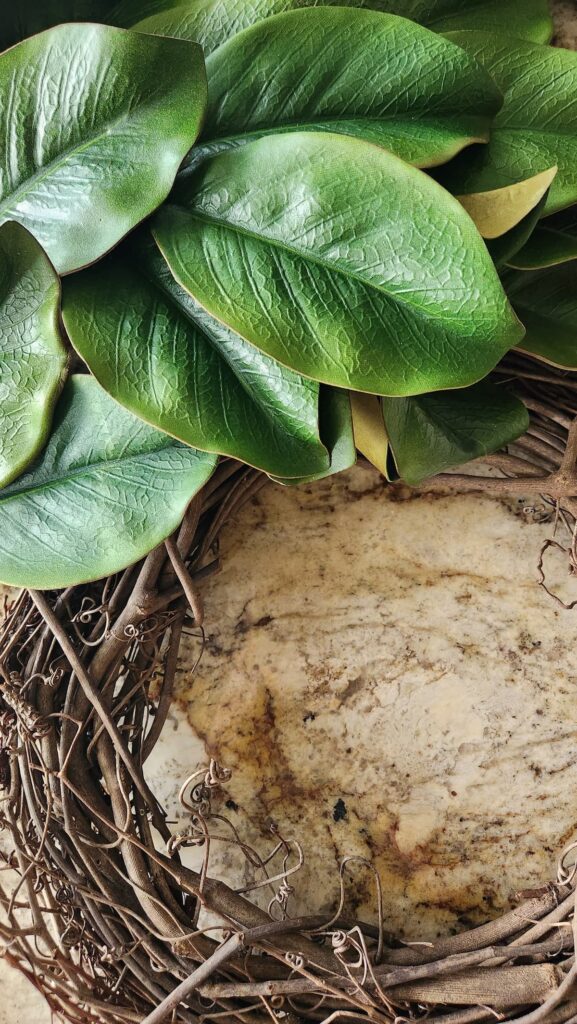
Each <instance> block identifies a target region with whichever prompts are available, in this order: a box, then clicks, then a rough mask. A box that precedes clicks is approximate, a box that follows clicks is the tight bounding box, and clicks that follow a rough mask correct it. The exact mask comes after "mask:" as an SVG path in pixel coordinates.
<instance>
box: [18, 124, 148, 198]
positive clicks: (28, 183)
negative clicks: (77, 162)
mask: <svg viewBox="0 0 577 1024" xmlns="http://www.w3.org/2000/svg"><path fill="white" fill-rule="evenodd" d="M130 113H131V112H130V110H127V111H125V112H123V114H122V116H121V117H118V118H116V119H115V120H114V121H111V122H110V123H109V124H107V125H106V128H105V129H104V130H101V131H98V132H93V133H92V134H91V135H90V137H89V138H88V139H87V140H86V141H84V142H82V143H81V144H80V145H76V146H68V147H67V148H66V149H65V150H63V151H62V153H59V154H58V156H57V157H55V159H54V160H51V161H50V162H49V163H48V164H44V166H43V167H41V168H39V169H38V170H37V171H35V172H34V174H32V175H31V176H30V177H28V178H26V179H25V180H24V181H23V182H22V183H21V184H20V185H19V186H18V187H17V188H16V189H14V191H13V192H9V193H8V194H7V195H5V196H3V197H2V199H0V215H2V214H3V213H5V212H8V213H10V212H11V210H10V206H11V205H13V203H14V202H16V203H18V202H19V201H20V198H21V197H22V196H26V195H27V193H28V192H29V191H30V190H31V188H32V186H33V185H36V184H38V183H39V182H42V181H44V180H45V179H46V178H49V177H50V175H51V174H53V173H55V172H56V171H57V170H60V168H61V167H64V166H65V164H66V161H67V160H68V158H69V157H70V156H72V155H73V154H78V153H82V152H83V151H84V150H86V149H89V148H90V146H92V145H94V144H95V143H96V142H97V141H100V140H101V139H104V138H106V136H107V135H111V134H112V132H113V131H116V129H117V128H118V127H119V126H120V125H122V124H125V123H126V122H127V121H128V118H129V116H130ZM7 204H8V205H7Z"/></svg>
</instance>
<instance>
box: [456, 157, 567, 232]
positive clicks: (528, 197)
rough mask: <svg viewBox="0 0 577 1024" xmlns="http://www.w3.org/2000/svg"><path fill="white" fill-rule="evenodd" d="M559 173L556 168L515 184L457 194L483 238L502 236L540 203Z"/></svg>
mask: <svg viewBox="0 0 577 1024" xmlns="http://www.w3.org/2000/svg"><path fill="white" fill-rule="evenodd" d="M556 174H557V168H556V167H550V168H549V170H547V171H541V173H540V174H535V175H533V177H532V178H526V179H525V181H519V182H518V183H517V184H516V185H505V187H504V188H495V189H491V191H489V192H472V193H471V194H470V195H466V196H457V199H458V200H459V202H460V204H461V206H463V207H464V208H465V210H466V211H467V213H468V214H469V217H471V219H472V220H473V221H474V222H475V225H476V227H477V230H478V231H479V232H480V233H481V234H482V236H483V238H488V239H492V238H500V237H501V236H502V235H505V234H506V233H507V232H509V231H511V230H512V229H513V228H514V227H516V226H517V224H519V223H520V222H521V221H522V220H524V219H525V217H527V215H528V214H530V213H531V211H532V210H534V209H535V207H536V206H539V204H540V203H541V200H542V199H543V197H544V196H545V195H546V194H547V192H548V191H549V188H550V186H551V182H552V181H553V179H554V177H555V175H556Z"/></svg>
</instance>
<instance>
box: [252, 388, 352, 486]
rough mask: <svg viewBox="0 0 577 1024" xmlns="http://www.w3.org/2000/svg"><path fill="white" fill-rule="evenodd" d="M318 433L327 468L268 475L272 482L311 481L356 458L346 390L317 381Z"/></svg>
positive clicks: (340, 470)
mask: <svg viewBox="0 0 577 1024" xmlns="http://www.w3.org/2000/svg"><path fill="white" fill-rule="evenodd" d="M319 420H320V435H321V438H322V441H323V444H324V445H325V447H326V449H327V451H328V452H329V455H330V465H329V467H328V469H324V470H321V471H320V472H319V473H311V474H309V476H302V477H293V478H287V477H284V478H283V477H274V476H273V477H272V479H273V480H275V482H276V483H279V484H285V485H292V486H295V485H296V484H308V483H312V482H313V481H314V480H324V479H325V477H327V476H334V474H335V473H342V472H343V471H344V470H345V469H350V468H351V466H354V464H355V462H356V461H357V451H356V448H355V440H354V437H353V421H352V417H351V403H350V401H349V395H348V392H346V391H343V390H342V389H341V388H329V387H326V385H325V384H321V387H320V394H319Z"/></svg>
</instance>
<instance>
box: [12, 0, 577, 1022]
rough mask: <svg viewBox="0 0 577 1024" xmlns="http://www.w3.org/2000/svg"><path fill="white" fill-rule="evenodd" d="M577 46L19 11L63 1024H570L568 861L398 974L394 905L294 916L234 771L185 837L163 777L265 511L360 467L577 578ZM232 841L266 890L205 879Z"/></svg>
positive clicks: (36, 968) (30, 381)
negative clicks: (196, 860)
mask: <svg viewBox="0 0 577 1024" xmlns="http://www.w3.org/2000/svg"><path fill="white" fill-rule="evenodd" d="M551 36H552V23H551V19H550V16H549V12H548V10H547V6H546V3H545V0H523V2H521V0H357V2H356V3H355V2H354V0H348V2H347V3H344V2H341V0H332V2H331V0H324V2H321V0H318V2H317V3H314V2H313V0H309V3H308V5H307V3H306V2H305V0H120V2H119V3H118V4H116V5H114V4H111V3H110V2H107V0H45V2H43V3H41V2H39V0H21V2H20V3H19V4H11V3H4V5H3V8H2V10H1V11H0V47H1V50H2V53H1V54H0V345H1V362H0V395H1V402H0V487H1V489H0V580H2V581H3V582H4V583H5V584H7V585H10V586H12V587H19V588H23V589H21V591H20V593H19V596H17V597H12V598H10V600H8V601H7V608H6V615H5V618H4V621H3V624H2V627H1V636H0V722H1V746H0V785H1V790H2V792H1V802H0V825H1V827H2V831H3V836H2V849H3V850H4V853H3V857H4V867H5V868H6V869H10V870H9V871H8V870H7V871H5V872H3V873H2V874H0V886H1V887H0V903H1V906H2V913H1V917H0V937H1V939H2V943H3V947H4V955H5V956H6V957H7V958H8V960H9V961H10V962H11V963H13V964H14V965H15V966H17V967H18V968H19V969H20V970H21V971H23V972H24V973H25V974H26V975H27V976H28V977H29V978H30V980H31V981H32V982H33V983H34V984H35V985H36V986H37V988H39V989H40V990H41V991H42V993H43V994H44V995H45V997H46V999H47V1000H48V1002H49V1004H50V1006H51V1008H52V1010H53V1012H54V1014H55V1015H56V1016H57V1017H59V1018H60V1019H62V1020H65V1021H78V1022H83V1024H85V1022H89V1024H91V1022H107V1024H108V1022H110V1024H112V1022H113V1024H128V1022H143V1021H145V1022H146V1024H159V1022H160V1021H183V1022H192V1021H202V1022H204V1021H217V1020H225V1021H228V1022H233V1021H236V1022H247V1024H265V1022H266V1021H270V1020H273V1021H277V1020H278V1021H281V1022H282V1021H284V1022H286V1024H300V1022H306V1021H311V1022H312V1021H320V1022H325V1024H329V1022H332V1021H333V1020H334V1021H337V1020H348V1021H358V1022H363V1021H375V1022H378V1024H400V1022H401V1021H407V1020H410V1021H419V1020H428V1021H431V1022H434V1024H472V1022H476V1021H485V1020H487V1021H489V1020H494V1019H498V1020H516V1021H518V1022H521V1021H522V1022H523V1024H537V1022H543V1024H545V1022H551V1024H553V1022H559V1024H561V1022H569V1021H573V1022H574V1021H576V1020H577V965H576V962H575V935H574V924H573V922H574V911H573V907H574V893H575V867H574V855H572V852H571V850H569V851H565V852H564V853H563V854H562V855H561V858H560V862H559V869H558V876H557V878H556V880H555V881H553V882H550V883H548V884H545V885H544V886H543V888H542V889H540V890H537V891H534V892H533V893H531V894H529V895H528V896H527V897H526V898H525V901H524V902H523V901H522V902H520V903H519V905H516V906H514V908H513V909H512V910H511V911H510V912H508V913H507V914H505V915H504V916H502V917H500V918H498V919H496V920H493V921H491V922H490V923H488V924H485V925H483V926H482V927H479V928H475V929H473V930H471V931H469V932H465V933H464V934H459V935H456V936H451V937H450V938H447V939H444V940H441V941H438V942H436V943H434V944H432V945H431V944H419V943H416V944H409V945H407V944H403V943H401V942H400V941H396V940H395V938H394V936H391V935H390V934H388V933H387V931H386V915H385V911H384V907H385V899H386V894H383V893H382V892H381V891H380V889H379V890H378V901H377V907H376V913H375V922H374V923H366V922H363V921H356V920H349V919H347V917H346V915H345V913H344V910H343V905H342V901H341V905H339V906H336V907H335V909H334V914H333V915H332V916H331V917H330V918H327V916H326V915H325V916H319V915H318V914H317V913H315V908H314V907H313V908H311V913H310V916H306V917H300V918H295V917H292V916H290V903H289V902H288V901H287V896H288V894H289V892H290V884H289V882H288V878H289V875H290V873H291V871H292V866H293V860H294V850H293V848H292V847H291V845H290V843H287V842H286V841H285V840H284V839H282V838H281V837H279V838H278V843H277V845H276V847H275V849H274V850H273V855H271V856H270V857H267V858H266V859H259V857H258V854H257V853H256V852H255V851H252V850H249V849H248V848H247V847H246V846H245V845H244V844H243V842H242V837H240V836H238V835H237V834H236V833H235V832H234V830H233V829H232V828H230V827H229V826H227V823H226V819H224V818H223V817H222V816H221V814H220V813H219V812H220V806H219V804H218V790H219V787H221V786H222V784H223V782H224V781H225V779H226V771H225V769H224V768H223V767H221V766H220V765H218V764H216V763H211V764H210V765H209V766H207V769H206V772H204V770H203V771H202V772H201V773H200V774H197V775H195V776H192V777H191V778H190V779H188V780H186V781H184V784H183V789H182V794H181V798H182V804H183V807H184V808H186V810H187V812H188V815H189V825H188V827H187V828H186V829H185V830H184V831H183V832H181V833H178V834H175V833H174V832H173V831H172V830H171V828H170V827H169V825H168V823H167V820H166V814H165V813H164V811H163V808H162V807H161V806H160V804H159V802H158V800H157V799H156V797H155V795H154V793H153V792H152V791H151V789H150V786H149V784H148V782H147V781H146V778H145V771H144V769H145V764H146V761H147V759H148V757H149V756H150V754H151V751H152V750H153V748H154V746H155V744H156V742H157V741H158V738H159V736H160V734H161V731H162V728H163V725H164V722H165V720H166V717H167V714H168V711H169V708H170V702H171V693H172V686H173V681H174V676H175V671H176V666H177V657H178V651H179V644H180V642H181V638H182V636H183V634H184V633H186V632H187V631H190V630H191V629H193V630H196V631H198V630H200V629H201V627H202V621H203V609H202V602H201V596H200V593H201V590H202V580H203V578H205V577H206V576H208V575H210V574H211V573H212V572H214V571H215V570H216V569H217V568H218V549H217V544H218V535H219V531H220V529H221V527H222V525H223V524H224V523H225V522H226V521H227V519H228V518H229V517H230V516H231V514H233V513H234V512H235V510H237V509H238V508H239V507H240V506H241V505H242V503H243V502H246V501H248V500H250V499H251V497H252V496H254V494H255V493H256V491H257V490H258V489H259V488H260V487H261V486H263V484H264V483H268V482H269V481H271V480H272V481H273V483H274V484H275V485H276V486H282V485H284V486H292V485H298V484H299V483H302V482H305V481H308V482H310V481H314V480H318V479H320V478H321V477H326V476H328V475H329V474H332V473H337V472H339V471H341V470H344V469H346V468H348V467H350V466H351V465H352V464H353V462H354V461H355V459H356V458H357V457H361V458H364V459H366V460H369V461H370V462H372V463H373V464H374V465H375V466H376V467H377V469H379V470H380V471H381V473H383V474H384V475H385V476H386V477H387V478H388V479H389V480H390V481H395V480H402V481H404V482H405V483H406V484H409V485H417V484H421V483H422V482H423V481H427V483H426V486H427V487H429V488H431V487H444V488H446V487H452V488H459V489H474V490H484V491H487V492H491V491H493V492H494V491H506V492H510V493H517V494H520V495H526V494H535V493H536V494H542V495H543V500H544V501H545V502H546V503H549V505H550V507H551V509H552V510H553V512H554V514H555V518H556V523H557V527H558V531H565V536H566V537H567V539H566V540H563V539H562V534H561V532H558V534H557V536H556V538H555V539H552V540H551V541H550V542H549V543H554V544H558V545H563V546H564V547H565V549H566V551H567V556H568V559H569V562H570V567H571V568H572V569H574V570H576V571H577V550H576V542H575V533H574V524H575V521H576V519H577V504H576V503H577V475H576V465H577V426H576V424H577V419H576V416H577V373H576V371H577V341H576V339H577V215H576V214H575V210H577V54H574V53H572V52H570V51H568V50H565V49H562V48H559V47H553V46H551V45H550V40H551ZM474 460H480V461H481V462H482V464H483V468H482V470H479V469H476V468H475V466H474V465H473V466H468V467H467V468H466V469H465V470H462V469H459V467H462V466H463V465H464V464H465V463H469V462H471V461H474ZM487 464H489V465H490V466H491V467H492V471H491V473H490V474H489V475H487V471H486V469H485V466H486V465H487ZM431 478H433V479H431ZM567 531H568V532H567ZM559 538H561V539H559ZM542 582H543V583H544V584H545V580H544V575H543V573H542ZM227 828H228V831H226V830H227ZM223 830H224V832H226V835H227V837H228V840H229V841H233V842H235V843H237V844H238V846H239V848H241V849H242V850H243V851H244V852H245V854H246V856H247V857H248V858H249V859H251V863H252V864H253V866H255V868H256V870H257V874H259V873H260V874H259V877H260V882H259V883H258V885H257V887H256V889H252V890H251V891H243V892H239V891H235V890H234V889H233V888H231V887H230V886H228V885H227V884H226V882H225V881H222V880H218V879H215V878H214V877H212V876H211V870H210V849H211V843H214V842H215V841H216V838H217V837H218V836H221V835H222V834H223ZM187 846H196V847H197V848H198V850H200V852H201V857H200V864H201V866H200V867H199V869H198V870H192V869H191V868H189V867H187V866H185V864H184V863H183V859H182V858H181V852H180V851H181V850H182V849H183V848H184V847H187ZM14 873H16V877H17V882H16V883H15V884H12V883H11V882H10V883H8V882H5V881H3V880H4V879H6V878H9V879H12V878H13V877H14ZM264 893H266V899H263V894H264ZM269 901H270V902H269Z"/></svg>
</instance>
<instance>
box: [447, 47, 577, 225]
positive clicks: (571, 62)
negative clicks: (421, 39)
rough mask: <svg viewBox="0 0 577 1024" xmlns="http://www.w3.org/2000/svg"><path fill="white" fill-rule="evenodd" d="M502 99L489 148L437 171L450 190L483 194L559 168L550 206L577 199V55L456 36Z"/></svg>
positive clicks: (553, 208) (554, 207)
mask: <svg viewBox="0 0 577 1024" xmlns="http://www.w3.org/2000/svg"><path fill="white" fill-rule="evenodd" d="M450 38H451V39H452V40H453V41H454V42H456V43H458V44H459V46H462V47H463V48H464V49H465V50H467V52H468V53H470V54H471V56H473V57H476V58H477V60H479V61H480V62H481V63H482V64H483V65H484V67H485V68H486V69H487V71H488V72H489V73H490V74H491V75H492V76H493V78H494V79H495V82H496V83H497V85H498V87H499V88H500V90H501V92H502V93H503V94H504V97H505V102H504V104H503V107H502V109H501V110H500V112H499V113H498V114H497V117H496V118H495V121H494V124H493V129H492V131H491V139H490V142H489V144H488V145H487V146H483V147H479V146H475V147H472V148H471V149H469V150H467V152H464V153H461V154H460V155H459V156H458V157H457V158H456V159H455V160H454V161H453V162H452V163H451V164H449V165H448V166H447V167H444V168H443V169H442V170H441V171H440V172H439V180H441V181H442V182H443V184H445V185H446V186H447V187H448V188H450V189H451V191H452V192H455V193H458V194H461V193H464V192H483V191H486V190H488V189H493V188H500V187H501V186H503V185H511V184H513V183H514V182H519V181H521V180H523V179H524V178H529V177H530V176H531V175H533V174H537V173H538V172H539V171H545V170H547V168H549V167H552V166H554V165H555V164H556V165H557V167H558V171H557V175H556V177H555V180H554V181H553V183H552V185H551V189H550V192H549V198H548V200H547V204H546V207H545V211H546V212H548V213H554V212H555V211H556V210H560V209H562V208H563V207H566V206H569V205H571V204H572V203H575V202H577V53H571V52H570V51H569V50H561V49H555V48H553V47H550V46H538V45H533V44H531V43H524V42H521V41H517V40H515V41H512V40H511V39H509V38H507V37H505V36H504V35H503V34H500V35H494V34H492V33H487V32H455V33H451V34H450Z"/></svg>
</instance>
